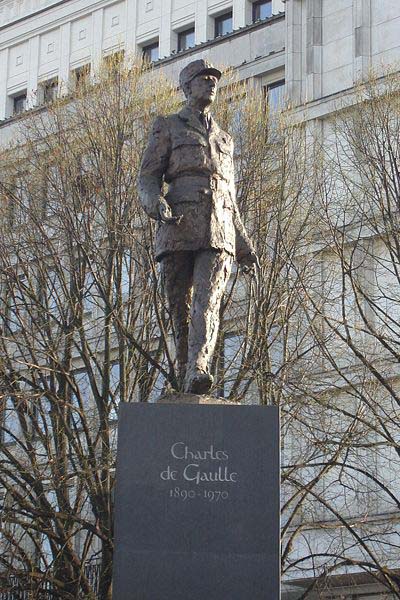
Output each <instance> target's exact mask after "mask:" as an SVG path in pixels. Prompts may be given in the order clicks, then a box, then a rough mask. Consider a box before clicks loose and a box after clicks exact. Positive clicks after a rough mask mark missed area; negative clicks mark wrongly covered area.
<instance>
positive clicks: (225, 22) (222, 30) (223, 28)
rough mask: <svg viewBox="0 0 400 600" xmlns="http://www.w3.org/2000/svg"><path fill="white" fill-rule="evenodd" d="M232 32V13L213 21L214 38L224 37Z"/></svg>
mask: <svg viewBox="0 0 400 600" xmlns="http://www.w3.org/2000/svg"><path fill="white" fill-rule="evenodd" d="M231 31H233V13H232V11H230V12H228V13H225V14H224V15H221V16H220V17H216V19H215V37H219V36H221V35H226V34H227V33H231Z"/></svg>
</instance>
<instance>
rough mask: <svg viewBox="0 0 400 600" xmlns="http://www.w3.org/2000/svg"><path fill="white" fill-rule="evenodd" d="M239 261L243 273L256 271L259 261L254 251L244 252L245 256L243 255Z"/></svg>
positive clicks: (251, 273)
mask: <svg viewBox="0 0 400 600" xmlns="http://www.w3.org/2000/svg"><path fill="white" fill-rule="evenodd" d="M239 262H240V267H241V269H242V271H243V273H249V274H250V275H254V274H255V273H256V269H259V268H260V261H259V260H258V256H257V254H256V253H255V252H249V253H248V254H245V256H243V257H242V258H241V259H240V261H239Z"/></svg>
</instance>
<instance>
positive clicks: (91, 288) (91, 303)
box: [83, 271, 96, 313]
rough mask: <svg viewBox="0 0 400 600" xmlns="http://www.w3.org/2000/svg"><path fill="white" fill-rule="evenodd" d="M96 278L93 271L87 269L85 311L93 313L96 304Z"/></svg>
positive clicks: (84, 295)
mask: <svg viewBox="0 0 400 600" xmlns="http://www.w3.org/2000/svg"><path fill="white" fill-rule="evenodd" d="M95 289H96V286H95V279H94V276H93V273H92V272H91V271H86V274H85V288H84V290H83V312H84V313H92V312H93V310H94V308H95V306H96V298H95Z"/></svg>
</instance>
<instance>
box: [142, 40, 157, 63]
mask: <svg viewBox="0 0 400 600" xmlns="http://www.w3.org/2000/svg"><path fill="white" fill-rule="evenodd" d="M143 58H144V60H147V61H148V62H155V61H156V60H158V59H159V58H160V52H159V44H158V42H154V44H149V45H148V46H143Z"/></svg>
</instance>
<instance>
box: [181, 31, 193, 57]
mask: <svg viewBox="0 0 400 600" xmlns="http://www.w3.org/2000/svg"><path fill="white" fill-rule="evenodd" d="M193 46H194V27H191V28H190V29H186V30H185V31H181V32H180V33H178V52H180V51H181V50H187V49H188V48H193Z"/></svg>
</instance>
